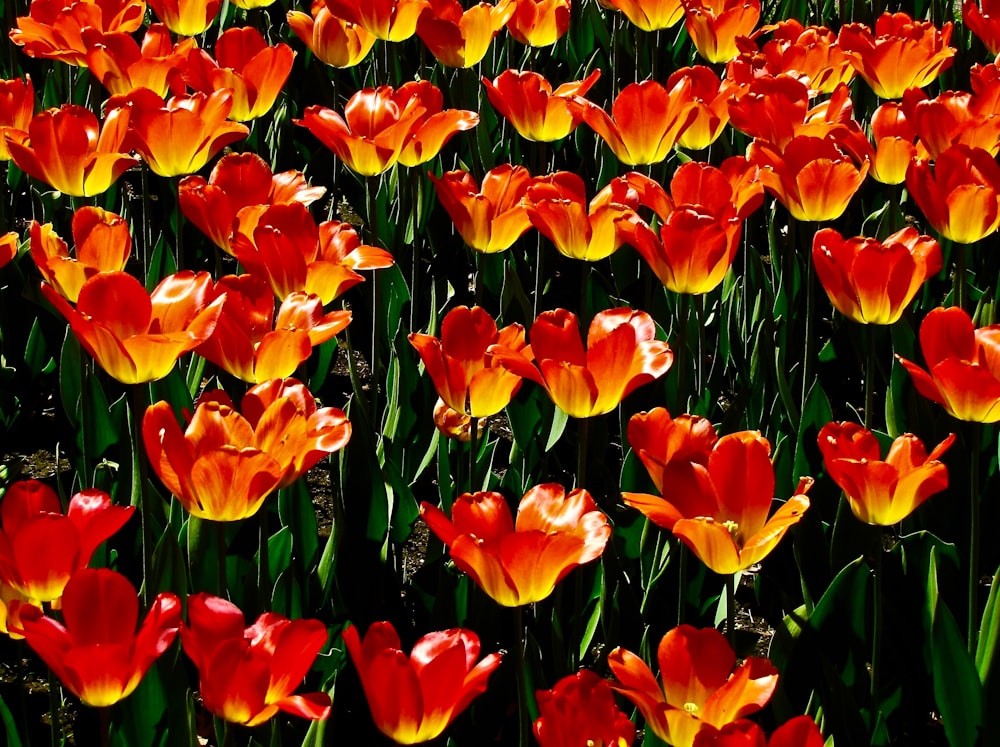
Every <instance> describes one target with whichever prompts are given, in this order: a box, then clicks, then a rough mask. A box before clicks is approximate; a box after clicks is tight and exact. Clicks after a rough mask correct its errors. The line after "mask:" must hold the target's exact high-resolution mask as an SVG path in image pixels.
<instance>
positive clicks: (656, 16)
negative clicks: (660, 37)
mask: <svg viewBox="0 0 1000 747" xmlns="http://www.w3.org/2000/svg"><path fill="white" fill-rule="evenodd" d="M609 4H610V5H611V7H614V8H617V9H618V10H620V11H621V12H622V13H624V14H625V17H626V18H627V19H628V20H629V22H630V23H631V24H632V25H633V26H636V27H637V28H640V29H642V30H643V31H659V30H661V29H668V28H670V27H671V26H673V25H674V24H676V23H677V22H678V21H679V20H681V19H682V18H683V17H684V6H683V5H682V4H681V0H609Z"/></svg>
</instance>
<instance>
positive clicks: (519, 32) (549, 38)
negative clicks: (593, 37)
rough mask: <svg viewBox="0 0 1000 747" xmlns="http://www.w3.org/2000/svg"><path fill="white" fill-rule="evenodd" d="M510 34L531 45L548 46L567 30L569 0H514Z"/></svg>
mask: <svg viewBox="0 0 1000 747" xmlns="http://www.w3.org/2000/svg"><path fill="white" fill-rule="evenodd" d="M514 5H515V8H514V15H512V16H511V17H510V20H509V21H507V30H508V31H509V32H510V35H511V36H512V37H514V39H515V40H516V41H518V42H520V43H521V44H526V45H528V46H531V47H550V46H552V45H553V44H555V43H556V42H557V41H558V40H559V38H560V37H561V36H562V35H563V34H565V33H566V32H567V31H569V16H570V0H514Z"/></svg>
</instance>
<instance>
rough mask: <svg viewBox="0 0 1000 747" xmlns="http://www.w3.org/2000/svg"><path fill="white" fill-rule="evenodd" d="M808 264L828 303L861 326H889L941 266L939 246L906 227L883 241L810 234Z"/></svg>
mask: <svg viewBox="0 0 1000 747" xmlns="http://www.w3.org/2000/svg"><path fill="white" fill-rule="evenodd" d="M812 253H813V265H814V266H815V268H816V275H817V277H819V281H820V283H822V285H823V289H824V290H825V291H826V294H827V296H829V298H830V303H832V304H833V306H834V308H835V309H837V311H839V312H840V313H841V314H843V315H844V316H846V317H848V318H850V319H853V320H854V321H856V322H860V323H862V324H893V323H895V322H897V321H898V320H899V318H900V317H901V316H902V315H903V311H905V310H906V307H907V306H908V305H909V303H910V301H912V300H913V297H914V296H915V295H916V293H917V291H918V290H920V286H921V285H923V283H924V281H925V280H927V278H929V277H930V276H932V275H935V274H937V272H938V271H939V270H940V269H941V265H942V259H941V247H940V246H939V245H938V243H937V241H935V240H934V239H932V238H931V237H930V236H921V235H920V234H919V232H918V231H917V229H915V228H913V227H912V226H907V227H906V228H903V229H901V230H899V231H897V232H896V233H894V234H892V235H891V236H888V237H886V239H885V240H884V241H876V240H875V239H869V238H866V237H864V236H855V237H854V238H850V239H845V238H844V237H843V236H841V235H840V234H839V233H838V232H837V231H836V230H834V229H832V228H824V229H822V230H820V231H818V232H817V233H816V235H815V237H814V238H813V249H812Z"/></svg>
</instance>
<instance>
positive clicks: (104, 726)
mask: <svg viewBox="0 0 1000 747" xmlns="http://www.w3.org/2000/svg"><path fill="white" fill-rule="evenodd" d="M97 718H98V719H99V724H100V726H99V727H98V728H99V729H100V737H99V739H100V743H101V747H108V745H109V744H111V708H110V706H103V707H102V708H98V709H97Z"/></svg>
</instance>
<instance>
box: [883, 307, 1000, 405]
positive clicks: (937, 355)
mask: <svg viewBox="0 0 1000 747" xmlns="http://www.w3.org/2000/svg"><path fill="white" fill-rule="evenodd" d="M920 349H921V350H922V351H923V354H924V361H925V362H926V364H927V370H926V371H925V370H924V369H922V368H920V367H919V366H918V365H916V364H915V363H911V362H910V361H908V360H905V359H903V358H900V359H899V362H900V363H902V364H903V367H904V368H905V369H906V370H907V371H909V373H910V376H911V377H912V378H913V385H914V386H915V387H916V388H917V391H918V392H920V394H922V395H923V396H924V397H927V399H929V400H931V401H932V402H937V403H938V404H939V405H942V406H943V407H944V409H945V410H947V412H948V414H950V415H951V416H952V417H955V418H958V419H959V420H970V421H972V422H976V423H995V422H997V421H998V420H1000V324H994V325H991V326H989V327H980V328H979V329H976V328H975V327H974V326H973V324H972V319H971V318H970V317H969V315H968V314H966V313H965V311H963V310H962V309H961V308H959V307H957V306H953V307H951V308H947V309H946V308H937V309H934V310H933V311H931V312H930V313H929V314H928V315H927V316H926V317H925V318H924V321H923V323H922V324H921V325H920Z"/></svg>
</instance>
